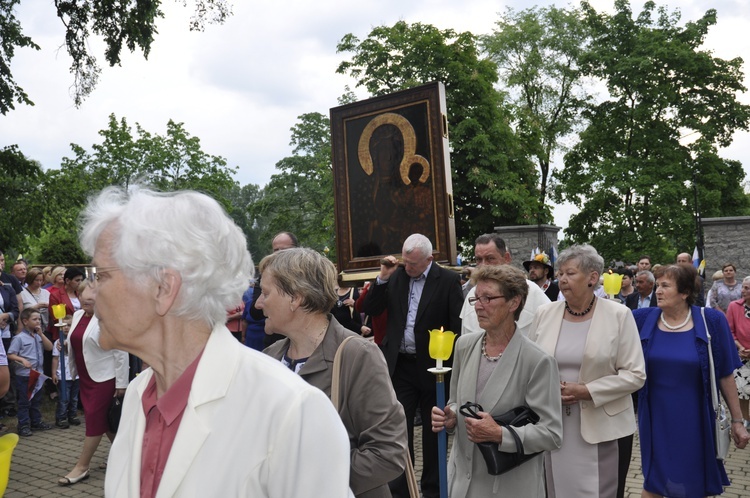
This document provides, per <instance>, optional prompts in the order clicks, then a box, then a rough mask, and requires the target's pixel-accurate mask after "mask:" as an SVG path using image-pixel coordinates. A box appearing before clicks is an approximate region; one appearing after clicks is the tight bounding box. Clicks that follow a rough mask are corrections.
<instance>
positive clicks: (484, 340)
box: [482, 333, 503, 361]
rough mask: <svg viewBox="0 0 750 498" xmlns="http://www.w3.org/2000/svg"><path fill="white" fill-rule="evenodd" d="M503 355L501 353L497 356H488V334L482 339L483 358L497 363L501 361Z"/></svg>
mask: <svg viewBox="0 0 750 498" xmlns="http://www.w3.org/2000/svg"><path fill="white" fill-rule="evenodd" d="M502 355H503V353H500V354H499V355H497V356H490V355H488V354H487V334H486V333H485V334H484V337H482V356H484V357H485V358H487V359H488V360H490V361H497V360H499V359H500V357H501V356H502Z"/></svg>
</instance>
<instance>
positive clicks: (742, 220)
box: [701, 216, 750, 282]
mask: <svg viewBox="0 0 750 498" xmlns="http://www.w3.org/2000/svg"><path fill="white" fill-rule="evenodd" d="M701 221H702V223H701V225H702V227H703V240H704V241H705V250H704V253H705V254H704V257H705V259H706V280H707V281H709V282H710V279H711V275H713V274H714V272H715V271H716V270H721V267H722V265H723V264H724V263H732V264H734V266H736V267H737V280H739V281H742V279H743V278H745V277H746V276H748V275H750V216H737V217H727V218H704V219H703V220H701Z"/></svg>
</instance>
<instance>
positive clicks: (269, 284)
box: [257, 248, 407, 498]
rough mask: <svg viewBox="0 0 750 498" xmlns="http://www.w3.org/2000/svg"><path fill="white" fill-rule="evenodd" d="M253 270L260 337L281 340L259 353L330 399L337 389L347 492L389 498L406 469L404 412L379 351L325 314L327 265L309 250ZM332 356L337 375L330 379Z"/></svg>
mask: <svg viewBox="0 0 750 498" xmlns="http://www.w3.org/2000/svg"><path fill="white" fill-rule="evenodd" d="M260 271H261V273H263V280H262V282H261V295H260V298H259V299H258V302H257V306H258V308H260V309H262V310H263V314H264V315H265V316H266V332H274V333H278V334H281V335H283V336H285V337H286V339H284V340H281V341H277V342H276V343H274V344H273V345H271V346H269V347H268V348H266V349H265V350H264V352H265V353H266V354H268V355H270V356H272V357H274V358H276V359H277V360H280V361H281V362H282V363H283V364H284V365H285V366H286V367H287V368H289V369H290V370H291V371H293V372H295V373H297V374H299V375H300V377H302V378H303V379H304V380H305V381H307V382H309V383H310V384H311V385H313V386H315V387H317V388H319V389H320V390H321V391H323V392H325V393H326V395H327V396H329V397H331V396H332V394H333V393H332V386H333V384H334V382H338V383H339V385H340V388H339V393H340V394H339V396H338V398H337V399H333V398H332V401H334V402H335V403H336V404H337V406H338V410H339V415H340V416H341V420H342V421H343V422H344V426H345V427H346V430H347V432H348V433H349V441H350V444H351V475H350V477H349V485H350V486H351V488H352V491H353V492H354V494H355V495H356V496H357V498H390V496H391V493H390V491H389V489H388V482H389V481H391V480H393V479H395V478H397V477H398V476H399V475H401V473H402V472H403V471H404V465H405V463H406V444H407V438H406V418H405V417H404V409H403V407H402V406H401V404H400V403H399V402H398V400H397V399H396V393H395V392H393V386H392V385H391V381H390V379H389V378H388V367H387V366H386V363H385V359H384V358H383V354H382V353H381V352H380V349H378V347H377V346H376V345H375V344H373V343H371V342H369V341H367V340H365V339H363V338H361V337H360V336H359V334H355V333H353V332H351V331H349V330H347V329H346V328H345V327H344V326H343V325H341V324H340V323H339V322H338V321H336V318H335V317H333V316H332V315H331V314H330V313H329V310H330V309H331V308H332V307H333V303H335V302H336V291H335V287H336V269H335V268H334V266H333V263H331V262H330V261H329V260H327V259H326V258H324V257H323V256H322V255H320V254H319V253H317V252H315V251H313V250H312V249H304V248H293V249H286V250H284V251H278V252H275V253H273V254H271V255H270V256H266V257H265V258H263V260H262V261H261V262H260ZM345 341H346V342H345ZM339 350H340V351H341V353H340V373H339V376H338V378H337V379H334V377H333V376H334V375H335V374H336V370H335V368H334V358H335V357H336V354H337V351H339ZM314 494H315V496H323V495H321V494H319V493H314Z"/></svg>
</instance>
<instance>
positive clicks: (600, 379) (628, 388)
mask: <svg viewBox="0 0 750 498" xmlns="http://www.w3.org/2000/svg"><path fill="white" fill-rule="evenodd" d="M564 314H565V301H555V302H554V303H550V304H547V305H544V306H542V307H541V308H539V310H538V311H537V314H536V316H535V317H534V322H533V323H532V324H531V331H530V333H529V339H531V340H532V341H534V342H536V343H537V344H538V345H539V346H540V347H541V348H542V350H544V351H545V352H546V353H547V354H549V355H552V356H554V355H555V349H556V348H557V340H558V338H559V337H560V327H562V321H563V315H564ZM578 382H580V383H582V384H585V385H586V387H587V388H588V390H589V393H590V394H591V401H581V402H580V405H581V436H582V437H583V439H584V441H586V442H587V443H589V444H597V443H601V442H603V441H612V440H614V439H619V438H621V437H624V436H629V435H630V434H633V433H634V432H635V413H634V412H633V400H632V398H631V396H630V394H631V393H633V392H635V391H637V390H638V389H640V388H641V387H643V384H644V383H645V382H646V365H645V362H644V360H643V349H642V348H641V339H640V335H639V334H638V328H637V327H636V325H635V319H633V313H632V312H631V311H630V309H629V308H627V307H626V306H624V305H622V304H620V303H619V302H617V303H616V302H614V301H610V300H608V299H598V300H597V303H596V309H594V312H593V316H592V317H591V325H590V328H589V334H588V336H587V338H586V345H585V346H584V348H583V362H582V363H581V372H580V377H579V380H578Z"/></svg>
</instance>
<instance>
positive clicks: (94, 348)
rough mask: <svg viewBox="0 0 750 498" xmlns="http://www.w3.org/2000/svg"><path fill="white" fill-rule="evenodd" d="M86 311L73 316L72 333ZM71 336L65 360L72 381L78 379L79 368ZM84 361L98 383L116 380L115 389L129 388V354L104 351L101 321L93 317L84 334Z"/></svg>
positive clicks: (68, 339)
mask: <svg viewBox="0 0 750 498" xmlns="http://www.w3.org/2000/svg"><path fill="white" fill-rule="evenodd" d="M83 314H84V311H83V310H78V311H76V312H75V313H74V314H73V323H72V324H71V326H70V330H71V332H72V331H73V330H75V328H76V326H77V325H78V322H80V321H81V317H82V316H83ZM69 336H70V334H68V337H67V338H66V343H67V345H68V356H67V358H65V359H66V360H67V361H68V362H69V363H68V368H69V369H70V375H71V376H72V377H71V378H72V379H77V378H78V368H77V366H76V357H75V355H74V354H73V345H72V344H71V342H70V337H69ZM82 343H83V361H84V362H85V363H86V371H87V372H88V373H89V377H91V379H93V380H94V381H96V382H106V381H108V380H109V379H111V378H113V377H114V378H115V388H116V389H125V388H127V387H128V373H129V367H130V363H129V362H128V353H126V352H125V351H120V350H119V349H111V350H109V351H107V350H104V349H102V347H101V346H100V345H99V319H98V318H96V317H95V316H92V317H91V321H90V322H89V325H88V327H86V330H85V331H84V332H83V341H82Z"/></svg>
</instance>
